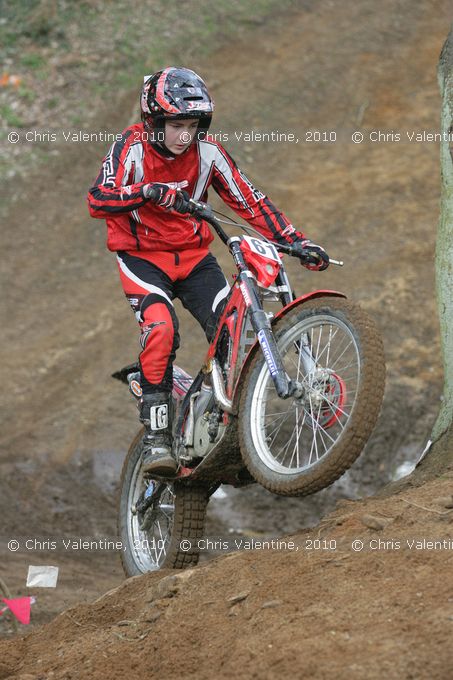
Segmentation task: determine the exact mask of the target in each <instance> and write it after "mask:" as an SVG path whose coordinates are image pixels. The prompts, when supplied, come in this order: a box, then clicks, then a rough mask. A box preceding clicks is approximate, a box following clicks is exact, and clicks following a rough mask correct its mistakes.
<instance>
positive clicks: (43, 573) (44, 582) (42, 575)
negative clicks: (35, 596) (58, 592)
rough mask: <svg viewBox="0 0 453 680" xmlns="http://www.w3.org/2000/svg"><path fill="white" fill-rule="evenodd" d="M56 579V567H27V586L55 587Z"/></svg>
mask: <svg viewBox="0 0 453 680" xmlns="http://www.w3.org/2000/svg"><path fill="white" fill-rule="evenodd" d="M57 579H58V567H50V566H42V565H40V566H39V567H34V566H32V565H31V564H30V565H29V567H28V575H27V588H55V586H56V585H57Z"/></svg>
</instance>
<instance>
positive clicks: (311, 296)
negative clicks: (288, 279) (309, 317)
mask: <svg viewBox="0 0 453 680" xmlns="http://www.w3.org/2000/svg"><path fill="white" fill-rule="evenodd" d="M320 297H340V298H346V295H345V294H344V293H340V292H339V291H337V290H314V291H312V292H311V293H307V294H306V295H302V296H301V297H298V298H296V299H295V300H293V301H292V302H290V303H289V305H286V307H283V309H281V310H280V311H279V312H278V314H276V315H275V316H274V317H273V319H272V320H271V326H274V325H275V324H276V323H277V321H280V319H283V317H284V316H286V315H287V314H288V312H290V311H291V310H292V309H294V307H297V306H298V305H303V304H305V302H308V300H315V299H316V298H320ZM258 348H259V343H258V340H256V341H255V343H254V344H253V345H252V347H251V348H250V351H249V353H248V354H247V356H246V357H245V361H244V363H243V364H242V368H241V372H240V373H239V376H238V379H237V380H236V385H235V388H234V394H233V403H234V404H235V406H237V402H236V399H237V397H238V396H239V395H238V387H239V385H241V384H242V382H243V376H244V375H245V374H246V371H247V368H248V366H249V364H250V362H251V361H252V359H253V357H254V356H255V352H256V351H257V349H258Z"/></svg>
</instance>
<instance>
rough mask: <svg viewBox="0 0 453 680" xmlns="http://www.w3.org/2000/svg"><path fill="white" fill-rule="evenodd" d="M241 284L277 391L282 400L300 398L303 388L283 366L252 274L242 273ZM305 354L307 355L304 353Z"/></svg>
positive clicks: (240, 276) (240, 275)
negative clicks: (291, 377)
mask: <svg viewBox="0 0 453 680" xmlns="http://www.w3.org/2000/svg"><path fill="white" fill-rule="evenodd" d="M238 279H239V284H240V287H241V290H242V291H243V296H244V300H245V302H246V304H247V306H248V307H249V309H250V321H251V324H252V327H253V330H254V331H255V333H256V337H257V338H258V342H259V343H260V345H261V349H262V351H263V354H264V358H265V360H266V364H267V367H268V369H269V373H270V375H271V378H272V380H273V382H274V385H275V389H276V391H277V394H278V396H279V397H280V399H288V398H289V397H296V398H299V397H301V396H302V394H303V388H302V386H301V384H300V383H298V382H297V381H293V380H291V379H290V378H289V377H288V375H287V373H286V371H285V368H284V366H283V361H282V358H281V356H280V352H279V350H278V347H277V343H276V341H275V338H274V334H273V333H272V328H271V324H270V321H269V319H268V317H267V314H266V312H265V311H264V310H263V308H262V305H261V301H260V299H259V296H258V290H257V284H256V283H255V281H254V279H253V278H252V277H251V275H250V272H248V271H241V272H240V274H239V276H238ZM304 354H305V353H304Z"/></svg>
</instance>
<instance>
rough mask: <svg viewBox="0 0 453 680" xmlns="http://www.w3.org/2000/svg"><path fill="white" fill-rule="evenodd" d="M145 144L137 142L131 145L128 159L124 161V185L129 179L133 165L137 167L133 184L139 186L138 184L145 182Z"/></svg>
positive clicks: (127, 155)
mask: <svg viewBox="0 0 453 680" xmlns="http://www.w3.org/2000/svg"><path fill="white" fill-rule="evenodd" d="M143 153H144V151H143V144H142V143H141V142H135V144H131V145H130V147H129V149H128V151H127V154H126V158H125V159H124V175H123V180H122V182H121V183H122V184H123V185H124V184H125V183H126V181H127V179H128V177H129V173H130V171H131V168H132V164H134V165H135V171H134V176H133V177H132V180H131V182H130V183H131V184H138V182H143V177H144V173H143Z"/></svg>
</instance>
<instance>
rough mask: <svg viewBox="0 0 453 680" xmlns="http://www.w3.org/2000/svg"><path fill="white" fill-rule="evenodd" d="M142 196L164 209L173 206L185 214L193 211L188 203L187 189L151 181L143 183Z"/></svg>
mask: <svg viewBox="0 0 453 680" xmlns="http://www.w3.org/2000/svg"><path fill="white" fill-rule="evenodd" d="M142 192H143V198H146V199H148V200H150V201H152V202H153V203H155V204H156V205H160V206H161V207H162V208H165V209H166V210H170V209H171V208H173V210H175V211H176V212H179V213H182V214H185V213H188V212H193V211H192V210H191V205H190V203H189V200H190V196H189V194H188V193H187V191H183V190H182V189H173V188H172V187H170V186H169V185H168V184H161V183H160V182H153V183H152V184H145V186H144V187H143V188H142Z"/></svg>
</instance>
